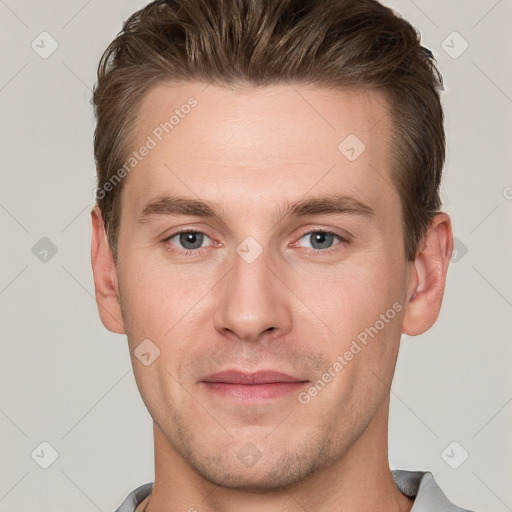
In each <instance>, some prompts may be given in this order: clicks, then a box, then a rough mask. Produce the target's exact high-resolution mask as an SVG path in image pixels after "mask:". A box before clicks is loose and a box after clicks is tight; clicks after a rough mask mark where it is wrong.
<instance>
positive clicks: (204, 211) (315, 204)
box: [137, 194, 375, 225]
mask: <svg viewBox="0 0 512 512" xmlns="http://www.w3.org/2000/svg"><path fill="white" fill-rule="evenodd" d="M223 210H224V209H223V208H222V206H221V205H220V204H219V203H217V202H212V201H202V200H198V199H192V198H187V197H183V196H161V197H157V198H155V199H153V200H151V201H150V202H149V203H147V204H145V205H144V206H143V207H142V209H141V212H140V214H139V215H138V217H137V223H138V224H139V225H142V224H144V223H146V222H149V221H150V219H151V217H154V216H162V215H174V216H177V215H190V216H194V217H203V218H215V219H218V220H219V221H222V219H223ZM329 214H334V215H345V214H350V215H362V216H372V215H374V214H375V211H374V210H373V209H372V208H371V207H370V206H369V205H367V204H365V203H363V202H361V201H359V200H358V199H356V198H354V197H352V196H348V195H336V194H334V195H328V196H322V197H313V198H309V199H302V200H300V201H297V202H294V203H287V204H285V206H284V207H281V208H279V209H278V210H277V211H276V213H275V217H276V219H283V218H285V217H306V216H308V215H329Z"/></svg>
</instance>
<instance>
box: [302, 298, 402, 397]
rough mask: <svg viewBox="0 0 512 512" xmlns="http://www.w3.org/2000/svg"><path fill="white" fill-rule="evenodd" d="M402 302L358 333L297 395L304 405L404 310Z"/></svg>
mask: <svg viewBox="0 0 512 512" xmlns="http://www.w3.org/2000/svg"><path fill="white" fill-rule="evenodd" d="M402 309H403V307H402V304H400V303H399V302H395V303H394V304H393V306H392V307H391V308H389V309H388V310H387V311H386V312H385V313H382V314H381V315H380V316H379V319H378V320H376V321H375V322H374V324H373V325H371V326H370V327H366V328H365V329H364V330H363V331H361V332H360V333H359V334H358V335H357V339H354V340H352V343H351V345H350V348H349V349H348V350H346V351H345V352H344V353H343V354H340V355H338V357H337V358H336V361H334V362H333V364H332V365H331V366H329V368H327V370H326V371H325V372H324V373H323V374H322V376H321V377H320V378H319V379H317V380H316V381H315V382H314V384H313V385H312V386H310V387H309V388H308V389H307V390H306V391H301V392H300V393H299V394H298V395H297V399H298V400H299V402H300V403H301V404H303V405H307V404H309V403H310V402H311V399H312V398H313V397H315V396H317V395H318V393H320V392H321V391H323V390H324V389H325V387H326V386H327V385H328V384H329V383H330V382H332V380H333V379H334V378H335V377H336V376H337V375H339V373H340V372H341V371H342V370H343V369H344V368H345V367H346V366H347V365H348V364H349V363H350V361H352V359H354V357H355V356H356V355H357V354H359V353H360V352H361V351H362V350H363V348H364V347H366V346H367V345H368V342H369V339H373V338H375V336H377V334H379V332H380V331H382V329H384V327H385V326H386V324H388V323H389V322H390V321H391V320H393V318H395V316H396V314H397V313H400V311H402Z"/></svg>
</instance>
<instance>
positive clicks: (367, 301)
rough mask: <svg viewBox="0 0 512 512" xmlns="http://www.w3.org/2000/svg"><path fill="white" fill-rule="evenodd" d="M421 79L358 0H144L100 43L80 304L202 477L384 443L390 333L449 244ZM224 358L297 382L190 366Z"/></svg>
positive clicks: (427, 311)
mask: <svg viewBox="0 0 512 512" xmlns="http://www.w3.org/2000/svg"><path fill="white" fill-rule="evenodd" d="M441 86H442V83H441V78H440V75H439V73H438V72H437V70H436V68H435V66H434V64H433V59H432V55H431V53H430V52H429V51H428V50H426V49H424V48H423V47H422V46H421V45H420V41H419V36H418V34H417V32H416V31H415V30H414V29H413V27H412V26H411V25H410V24H409V23H407V22H406V21H405V20H403V19H401V18H400V17H398V16H397V15H395V14H394V13H393V12H392V11H391V10H390V9H388V8H386V7H384V6H382V5H381V4H379V3H378V2H376V1H373V0H358V1H349V0H339V1H337V2H333V1H330V0H314V1H310V2H292V1H279V2H277V1H274V0H261V1H249V0H217V1H213V0H178V1H171V0H169V1H163V0H159V1H156V2H152V3H151V4H149V5H148V6H147V7H145V8H144V9H142V10H141V11H139V12H137V13H135V14H134V15H133V16H132V17H131V18H129V19H128V20H127V22H126V23H125V25H124V27H123V30H122V32H121V33H120V34H119V35H118V36H117V38H116V39H115V40H114V41H113V42H112V44H111V45H110V46H109V48H108V49H107V50H106V52H105V54H104V55H103V58H102V60H101V63H100V66H99V73H98V84H97V86H96V88H95V91H94V98H93V101H94V104H95V108H96V114H97V119H98V124H97V129H96V133H95V157H96V162H97V170H98V188H97V199H98V207H97V208H95V209H94V210H93V228H94V229H93V250H92V255H93V268H94V274H95V285H96V295H97V300H98V305H99V309H100V314H101V317H102V320H103V323H104V324H105V325H106V326H107V328H109V329H110V330H112V331H114V332H118V333H126V334H127V337H128V341H129V344H130V349H131V353H132V356H133V364H134V372H135V376H136V379H137V384H138V386H139V389H140V391H141V394H142V397H143V399H144V401H145V403H146V405H147V407H148V410H149V412H150V413H151V415H152V417H153V419H154V421H155V432H156V434H155V435H156V436H157V437H158V442H159V443H160V444H162V443H167V444H168V447H169V449H170V450H172V451H173V453H175V454H176V456H177V457H179V458H181V460H183V461H185V462H186V464H188V466H189V467H190V468H192V470H194V471H195V472H197V473H198V474H200V475H201V476H203V477H204V478H207V479H209V480H211V481H213V482H215V483H217V484H221V483H222V485H226V486H231V487H247V488H256V487H259V488H271V487H273V486H283V485H290V484H292V483H293V482H296V481H297V480H299V479H301V478H304V477H305V476H306V475H309V474H312V473H314V472H315V471H316V470H318V469H319V468H321V467H324V466H327V465H329V464H332V463H333V462H334V461H336V460H339V459H340V458H341V457H342V456H343V455H344V454H349V453H350V452H351V450H354V447H356V446H357V443H358V442H360V440H361V439H362V438H363V437H364V435H363V434H364V433H365V432H372V433H373V434H372V435H374V436H376V438H378V439H380V440H381V441H382V443H383V444H385V439H386V430H385V424H386V419H387V406H388V399H389V385H390V383H391V379H392V376H393V371H394V367H395V363H396V357H397V353H398V347H399V342H400V337H401V334H402V332H406V333H407V334H412V335H415V334H420V333H421V332H424V331H425V330H427V329H428V328H429V327H430V326H431V325H432V324H433V323H434V322H435V320H436V318H437V315H438V312H439V308H440V306H441V299H442V294H443V289H444V281H445V275H446V269H447V264H448V261H449V257H450V255H451V247H452V246H451V244H452V242H451V228H450V222H449V219H448V217H447V216H446V215H445V214H443V213H441V212H439V208H440V200H439V185H440V179H441V171H442V166H443V162H444V156H445V141H444V129H443V113H442V108H441V104H440V99H439V89H440V88H441ZM144 148H145V149H144ZM183 232H185V233H183ZM187 232H188V234H187ZM143 340H150V341H144V342H143ZM141 343H142V345H141ZM141 347H142V348H141ZM141 351H142V353H144V354H149V356H145V363H149V362H150V361H151V362H150V364H144V362H142V361H141V360H142V359H144V358H141V359H139V358H138V357H137V354H139V355H140V352H141ZM226 369H238V370H242V371H245V372H253V371H258V370H262V369H272V370H279V371H280V372H284V373H286V374H288V375H290V376H292V377H293V378H294V379H295V381H296V382H295V383H294V384H290V385H287V386H284V388H286V389H288V388H293V392H292V393H290V392H286V393H284V392H283V394H282V395H280V396H279V397H274V398H272V399H270V398H269V397H261V396H260V397H259V399H258V400H252V401H251V400H249V401H247V400H244V399H241V398H240V397H233V396H231V395H229V396H226V395H225V394H224V393H223V392H221V391H222V390H221V391H219V389H220V388H221V387H222V386H215V385H213V386H212V383H211V382H210V381H209V380H208V379H209V376H211V374H213V373H215V372H218V371H220V370H226ZM385 453H386V452H385V449H384V451H383V452H382V453H381V454H380V455H382V454H384V455H385ZM246 456H249V458H250V459H251V461H252V462H254V461H256V462H254V464H253V463H251V464H248V463H247V460H246V459H247V457H246Z"/></svg>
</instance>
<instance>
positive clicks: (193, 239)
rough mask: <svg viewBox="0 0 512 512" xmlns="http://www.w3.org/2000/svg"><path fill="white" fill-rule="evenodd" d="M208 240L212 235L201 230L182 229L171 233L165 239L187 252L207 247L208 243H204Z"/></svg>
mask: <svg viewBox="0 0 512 512" xmlns="http://www.w3.org/2000/svg"><path fill="white" fill-rule="evenodd" d="M208 240H210V237H209V236H208V235H206V234H205V233H203V232H201V231H180V232H179V233H176V234H174V235H171V236H170V237H169V238H167V239H166V240H165V241H166V242H169V243H170V244H171V245H173V246H177V247H178V249H183V250H184V252H186V251H194V250H195V249H200V248H202V247H206V246H207V245H208V244H206V245H203V244H204V242H207V241H208Z"/></svg>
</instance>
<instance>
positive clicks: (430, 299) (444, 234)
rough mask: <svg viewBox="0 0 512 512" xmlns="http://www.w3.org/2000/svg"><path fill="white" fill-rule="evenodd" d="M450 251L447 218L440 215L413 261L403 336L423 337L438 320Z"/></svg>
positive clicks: (443, 214)
mask: <svg viewBox="0 0 512 512" xmlns="http://www.w3.org/2000/svg"><path fill="white" fill-rule="evenodd" d="M452 251H453V234H452V227H451V222H450V218H449V217H448V215H447V214H446V213H443V212H441V213H438V214H437V215H435V217H434V218H433V219H432V221H431V223H430V225H429V228H428V230H427V233H426V234H425V236H424V238H423V241H422V243H421V246H420V248H419V250H418V253H417V254H416V258H415V260H414V262H412V265H413V268H412V269H411V270H412V271H411V280H410V286H409V290H408V297H409V302H408V303H407V306H406V308H405V315H404V319H403V322H402V332H403V333H405V334H408V335H409V336H416V335H418V334H422V333H423V332H425V331H427V330H428V329H430V328H431V327H432V325H434V323H435V321H436V320H437V317H438V316H439V311H440V309H441V303H442V300H443V294H444V288H445V283H446V273H447V271H448V265H449V263H450V258H451V255H452Z"/></svg>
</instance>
